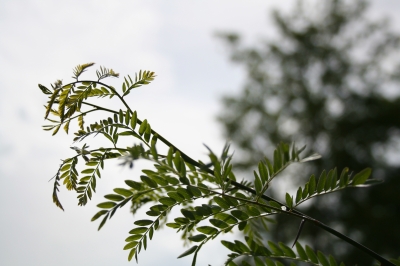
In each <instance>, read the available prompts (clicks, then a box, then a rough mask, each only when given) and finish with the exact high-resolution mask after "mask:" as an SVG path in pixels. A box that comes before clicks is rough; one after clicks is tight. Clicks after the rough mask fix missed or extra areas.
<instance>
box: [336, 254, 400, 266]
mask: <svg viewBox="0 0 400 266" xmlns="http://www.w3.org/2000/svg"><path fill="white" fill-rule="evenodd" d="M329 264H330V266H337V263H336V260H335V258H334V257H333V256H332V255H329ZM399 266H400V264H399Z"/></svg>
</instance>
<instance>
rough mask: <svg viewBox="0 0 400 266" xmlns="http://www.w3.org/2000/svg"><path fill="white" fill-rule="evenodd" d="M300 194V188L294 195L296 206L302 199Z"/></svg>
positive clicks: (301, 191)
mask: <svg viewBox="0 0 400 266" xmlns="http://www.w3.org/2000/svg"><path fill="white" fill-rule="evenodd" d="M302 194H303V190H302V189H301V187H299V188H298V189H297V193H296V204H297V203H298V202H299V201H300V200H301V199H302Z"/></svg>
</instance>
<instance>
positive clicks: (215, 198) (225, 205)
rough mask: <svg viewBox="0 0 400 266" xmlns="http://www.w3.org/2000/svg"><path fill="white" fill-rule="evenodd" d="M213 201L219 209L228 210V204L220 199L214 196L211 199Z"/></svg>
mask: <svg viewBox="0 0 400 266" xmlns="http://www.w3.org/2000/svg"><path fill="white" fill-rule="evenodd" d="M213 200H214V201H215V203H217V204H218V205H219V206H220V207H221V208H223V209H228V208H229V204H228V203H227V202H226V201H225V200H224V199H223V198H221V197H218V196H215V197H214V198H213Z"/></svg>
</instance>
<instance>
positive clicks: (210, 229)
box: [196, 226, 218, 235]
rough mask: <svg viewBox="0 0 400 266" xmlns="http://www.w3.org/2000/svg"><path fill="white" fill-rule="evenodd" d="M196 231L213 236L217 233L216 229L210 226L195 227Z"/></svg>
mask: <svg viewBox="0 0 400 266" xmlns="http://www.w3.org/2000/svg"><path fill="white" fill-rule="evenodd" d="M196 230H197V231H199V232H200V233H203V234H206V235H214V234H216V233H218V229H217V228H215V227H212V226H200V227H197V228H196Z"/></svg>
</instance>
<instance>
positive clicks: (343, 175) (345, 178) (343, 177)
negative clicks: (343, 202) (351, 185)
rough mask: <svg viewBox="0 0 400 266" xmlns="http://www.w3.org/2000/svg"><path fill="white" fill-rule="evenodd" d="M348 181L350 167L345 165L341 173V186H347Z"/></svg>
mask: <svg viewBox="0 0 400 266" xmlns="http://www.w3.org/2000/svg"><path fill="white" fill-rule="evenodd" d="M348 181H349V168H347V167H345V168H343V170H342V173H341V174H340V179H339V187H345V186H347V183H348Z"/></svg>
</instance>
